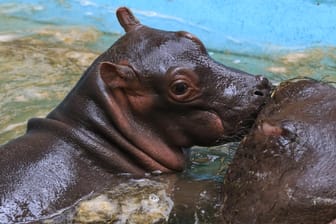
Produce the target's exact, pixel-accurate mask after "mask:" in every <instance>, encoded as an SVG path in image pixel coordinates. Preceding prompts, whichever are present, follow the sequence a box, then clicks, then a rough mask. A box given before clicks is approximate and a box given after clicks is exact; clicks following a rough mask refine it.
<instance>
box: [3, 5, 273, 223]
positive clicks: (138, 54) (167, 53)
mask: <svg viewBox="0 0 336 224" xmlns="http://www.w3.org/2000/svg"><path fill="white" fill-rule="evenodd" d="M117 17H118V19H119V22H120V24H121V26H122V27H123V28H124V29H125V31H126V34H125V35H124V36H122V37H121V38H120V39H119V40H117V41H116V42H115V43H114V44H113V46H112V47H111V48H110V49H108V50H107V51H106V52H105V53H103V54H102V55H101V56H99V57H98V58H97V59H96V60H95V61H94V62H93V64H92V65H91V66H90V67H89V68H88V69H87V71H86V72H85V73H84V75H83V76H82V78H81V79H80V80H79V82H78V83H77V85H76V86H75V87H74V89H73V90H72V91H71V92H70V93H69V94H68V96H67V97H66V98H65V99H64V100H63V102H62V103H61V104H60V105H59V106H57V107H56V108H55V109H54V110H53V111H52V112H51V113H49V114H48V115H47V117H46V118H35V119H31V120H30V121H29V122H28V127H27V132H26V134H25V135H23V136H22V137H19V138H18V139H15V140H13V141H10V142H9V143H7V144H6V145H3V146H2V147H1V148H0V170H1V172H0V223H11V222H18V221H30V220H34V219H38V218H40V217H41V216H44V215H48V214H50V213H52V212H55V211H57V210H58V209H61V208H64V207H67V206H69V205H71V204H73V203H74V202H75V201H77V200H78V199H80V198H81V197H83V196H84V195H87V194H88V193H90V192H93V191H100V190H101V189H103V188H104V187H106V186H107V185H108V184H109V183H111V181H113V180H115V179H114V178H113V177H114V174H116V173H131V174H134V175H137V176H141V175H144V174H146V173H151V172H158V173H167V172H176V171H182V170H183V168H184V164H185V158H184V154H183V150H182V149H183V148H186V147H190V146H193V145H204V146H210V145H216V144H220V143H223V142H228V141H231V140H236V139H239V138H240V137H241V136H242V135H243V134H244V133H246V131H247V130H248V129H249V128H250V126H251V124H252V122H253V121H254V119H255V117H256V115H257V113H258V112H259V111H260V109H261V107H262V106H263V105H264V102H265V99H266V98H268V96H269V92H270V89H271V85H270V83H269V82H268V81H267V79H265V78H263V77H260V76H253V75H250V74H247V73H244V72H241V71H238V70H234V69H231V68H228V67H225V66H223V65H221V64H219V63H217V62H215V61H213V60H212V59H211V58H210V57H209V55H208V53H207V51H206V49H205V47H204V45H203V44H202V42H201V41H200V40H199V39H198V38H196V37H195V36H193V35H192V34H190V33H187V32H166V31H162V30H157V29H152V28H149V27H146V26H144V25H142V24H141V23H140V22H139V21H138V20H137V19H136V18H135V17H134V16H133V15H132V13H131V12H130V11H129V10H128V9H127V8H120V9H118V10H117Z"/></svg>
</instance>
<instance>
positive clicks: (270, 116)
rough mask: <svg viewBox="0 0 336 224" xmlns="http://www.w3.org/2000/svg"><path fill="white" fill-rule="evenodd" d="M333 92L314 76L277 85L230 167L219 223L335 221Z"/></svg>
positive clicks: (335, 90) (321, 223)
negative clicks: (312, 78) (313, 77)
mask: <svg viewBox="0 0 336 224" xmlns="http://www.w3.org/2000/svg"><path fill="white" fill-rule="evenodd" d="M335 96H336V88H334V87H333V86H331V85H329V84H326V83H320V82H317V81H314V80H300V81H296V82H293V81H288V82H285V83H283V84H281V85H280V87H279V88H277V90H276V91H275V92H274V95H273V97H272V99H271V100H270V102H269V103H268V104H267V105H266V106H265V108H264V109H263V110H262V111H261V113H260V115H259V116H258V118H257V121H256V124H255V126H254V128H253V129H252V131H251V133H250V134H249V135H248V136H247V137H246V138H245V139H244V140H243V141H242V143H241V145H240V146H239V148H238V151H237V152H236V155H235V158H234V160H233V162H232V164H231V165H230V167H229V170H228V173H227V176H226V179H225V183H224V198H225V199H224V206H223V217H224V219H225V222H224V223H234V224H239V223H244V224H246V223H249V224H256V223H259V224H266V223H267V224H272V223H274V224H327V223H331V221H332V220H334V219H336V188H335V186H336V177H335V174H336V162H335V161H336V97H335ZM335 223H336V220H335V221H334V224H335Z"/></svg>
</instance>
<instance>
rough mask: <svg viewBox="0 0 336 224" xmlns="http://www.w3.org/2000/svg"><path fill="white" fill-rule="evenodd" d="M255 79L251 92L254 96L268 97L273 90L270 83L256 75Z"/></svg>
mask: <svg viewBox="0 0 336 224" xmlns="http://www.w3.org/2000/svg"><path fill="white" fill-rule="evenodd" d="M255 78H256V83H257V84H256V86H255V89H254V92H253V94H254V96H257V97H269V96H270V93H271V92H272V89H273V85H272V83H271V82H270V81H269V80H268V79H267V78H265V77H264V76H261V75H257V76H255Z"/></svg>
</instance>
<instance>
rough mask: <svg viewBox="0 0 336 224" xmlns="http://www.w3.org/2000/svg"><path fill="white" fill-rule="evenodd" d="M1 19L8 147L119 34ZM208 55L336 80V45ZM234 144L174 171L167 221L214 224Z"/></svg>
mask: <svg viewBox="0 0 336 224" xmlns="http://www.w3.org/2000/svg"><path fill="white" fill-rule="evenodd" d="M0 15H1V14H0ZM0 21H1V22H0V55H1V56H0V118H1V122H0V144H3V143H5V142H7V141H8V140H10V139H13V138H15V137H17V136H19V135H22V134H23V133H24V131H25V128H26V122H27V120H28V119H29V118H31V117H43V116H45V115H46V114H47V113H48V112H50V111H51V110H52V109H53V108H54V107H55V106H57V104H58V103H59V102H61V100H62V99H63V98H64V96H65V95H66V94H67V93H68V92H69V91H70V89H71V88H72V87H73V86H74V84H75V83H76V82H77V81H78V80H79V78H80V76H81V75H82V73H83V72H84V70H85V69H86V68H87V67H88V66H89V65H90V64H91V62H92V61H93V60H94V59H95V58H96V57H97V56H98V55H99V54H100V53H101V52H102V51H103V50H105V49H107V48H108V47H109V46H110V45H111V44H112V43H113V42H114V41H115V40H116V39H117V38H118V37H119V34H112V33H102V32H100V31H98V30H96V29H95V28H93V27H84V26H83V27H81V26H76V27H75V26H65V25H64V26H59V25H58V26H57V25H53V24H47V23H38V22H33V21H28V20H21V19H19V18H16V17H9V16H4V15H2V16H0ZM209 52H210V55H211V56H212V57H213V58H215V59H216V60H218V61H220V62H222V63H224V64H225V65H228V66H231V67H235V68H238V69H241V70H245V71H248V72H250V73H253V74H263V75H265V76H266V77H268V78H269V79H270V80H272V81H273V82H274V83H279V82H281V81H282V80H285V79H289V78H293V77H297V76H300V77H312V78H315V79H318V80H322V81H328V82H336V47H323V48H321V47H320V48H317V47H316V48H310V49H304V50H297V51H284V50H276V49H270V50H269V51H267V52H264V53H263V54H256V55H253V54H249V55H247V54H241V53H237V52H231V51H229V50H227V51H216V50H211V49H210V50H209ZM235 148H236V144H231V145H226V146H221V147H216V148H211V149H204V148H199V147H196V148H194V149H193V150H192V152H191V160H190V162H189V166H188V168H187V170H186V172H184V173H182V174H178V175H177V176H175V175H174V178H177V179H175V181H176V180H177V181H176V182H178V183H179V184H177V185H174V187H173V191H174V195H175V196H174V197H173V199H174V209H173V212H172V213H171V216H170V220H171V221H170V223H196V222H197V220H198V222H199V223H216V221H215V220H216V219H217V218H218V214H219V213H218V211H219V210H218V209H219V205H218V203H219V202H218V201H219V199H220V191H219V188H218V186H219V185H220V183H221V181H222V178H223V175H224V173H225V169H226V167H227V164H228V162H229V161H230V159H231V158H232V156H233V154H234V149H235ZM156 181H159V182H160V181H161V180H156ZM196 186H197V187H196ZM202 192H203V193H202ZM204 192H207V193H208V194H211V197H210V199H211V200H208V199H209V198H208V199H207V200H204V194H205V193H204ZM186 195H188V197H187V196H186ZM184 197H185V198H184ZM181 198H183V199H181ZM192 205H193V207H192V208H191V209H186V206H192ZM182 217H185V218H183V219H182ZM181 220H182V221H181Z"/></svg>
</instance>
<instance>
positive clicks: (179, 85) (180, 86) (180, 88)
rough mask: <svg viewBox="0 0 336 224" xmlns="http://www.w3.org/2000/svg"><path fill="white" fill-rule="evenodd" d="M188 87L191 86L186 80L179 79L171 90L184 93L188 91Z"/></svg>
mask: <svg viewBox="0 0 336 224" xmlns="http://www.w3.org/2000/svg"><path fill="white" fill-rule="evenodd" d="M188 88H189V86H188V84H187V83H186V82H184V81H181V80H179V81H176V82H174V83H173V84H172V86H171V91H172V93H174V94H175V95H183V94H185V93H186V92H187V91H188Z"/></svg>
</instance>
